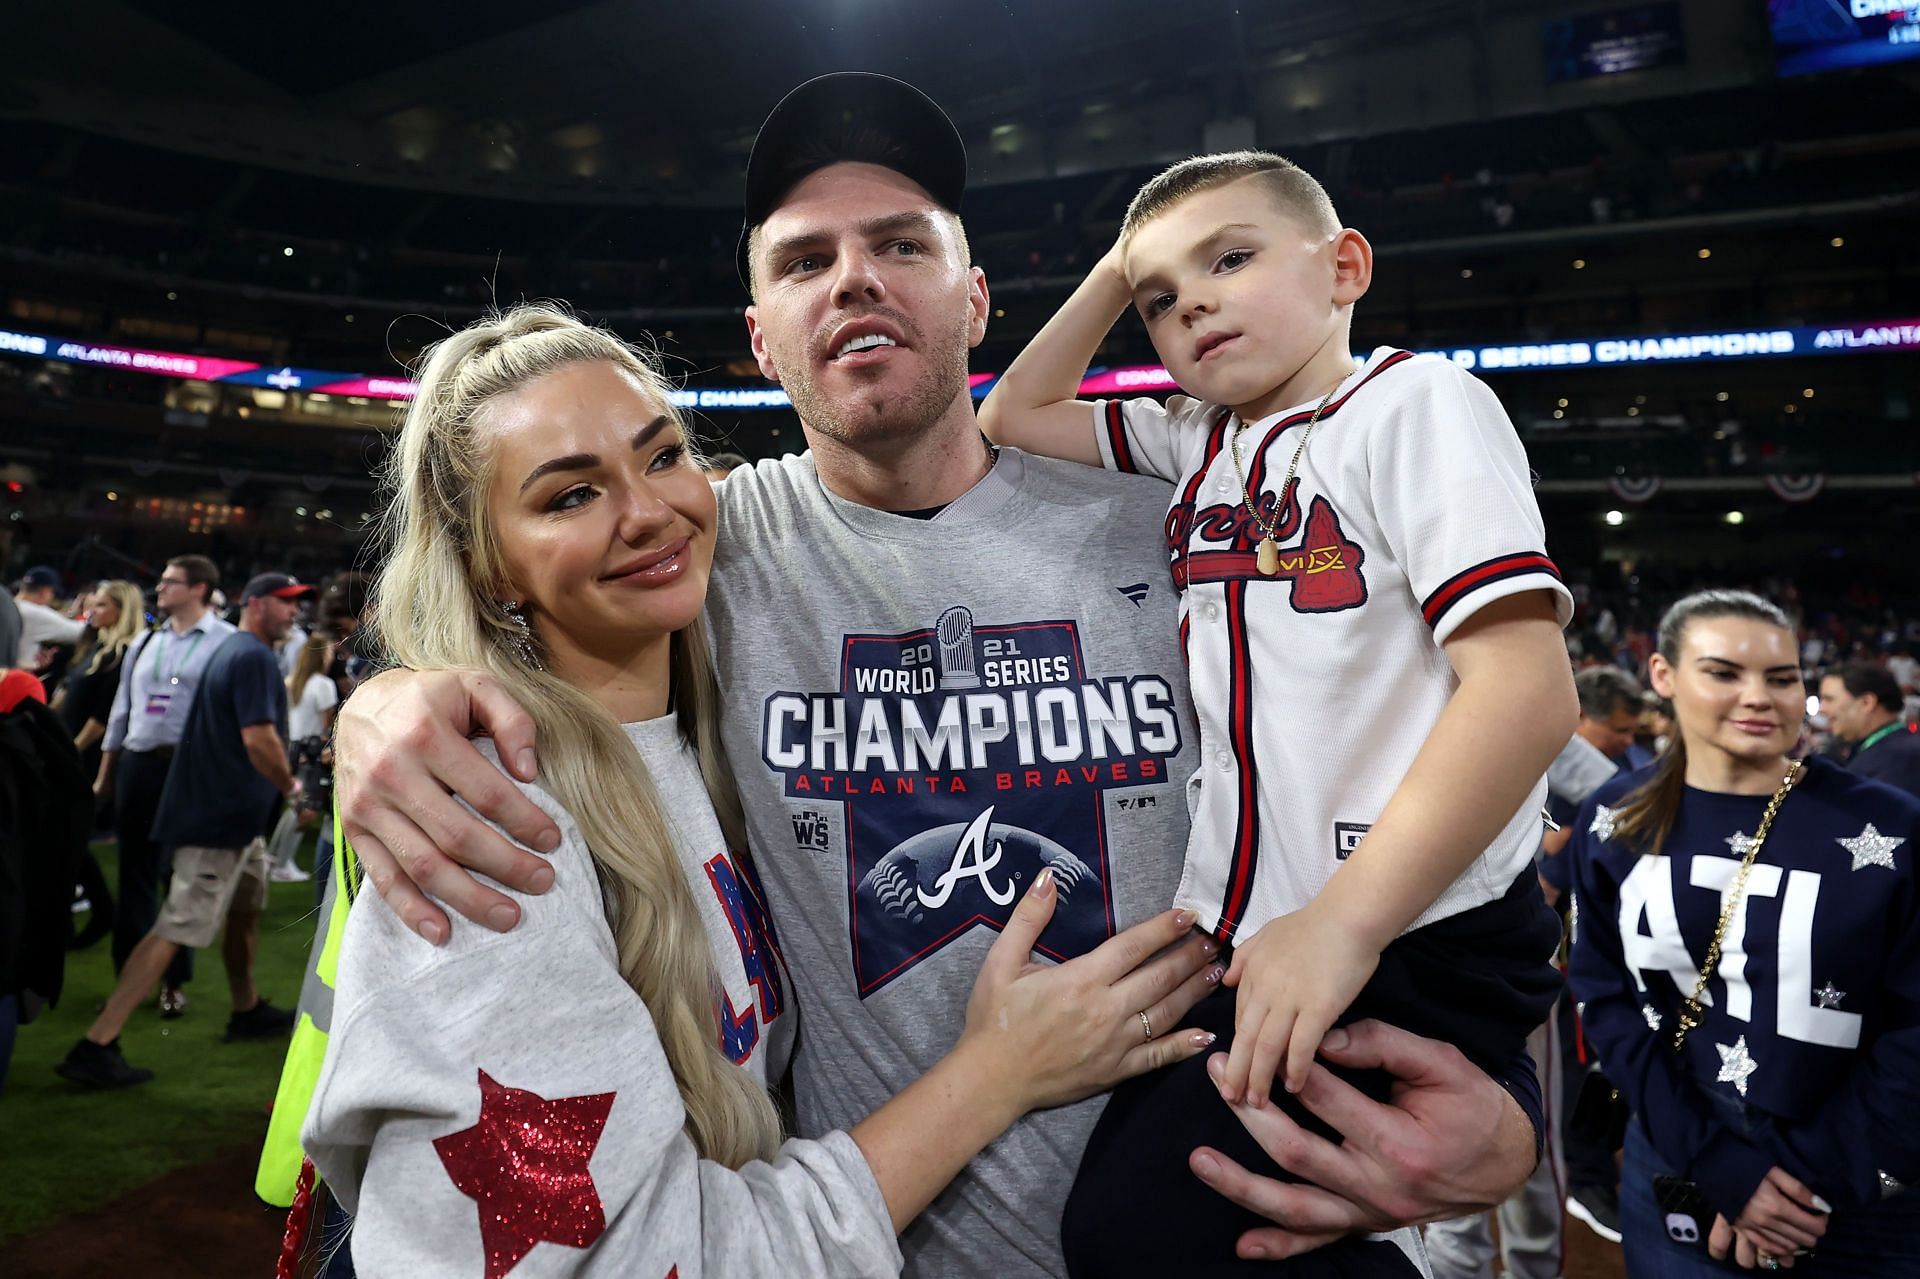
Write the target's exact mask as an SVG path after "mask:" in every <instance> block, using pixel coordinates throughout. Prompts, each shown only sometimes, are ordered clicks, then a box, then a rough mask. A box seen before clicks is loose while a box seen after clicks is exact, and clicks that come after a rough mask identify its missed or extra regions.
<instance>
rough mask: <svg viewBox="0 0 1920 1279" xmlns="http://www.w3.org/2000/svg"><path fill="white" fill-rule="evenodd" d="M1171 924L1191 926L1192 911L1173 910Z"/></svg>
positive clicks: (1176, 926) (1180, 926)
mask: <svg viewBox="0 0 1920 1279" xmlns="http://www.w3.org/2000/svg"><path fill="white" fill-rule="evenodd" d="M1173 926H1174V927H1175V928H1192V927H1193V912H1192V911H1190V910H1181V911H1175V912H1174V916H1173Z"/></svg>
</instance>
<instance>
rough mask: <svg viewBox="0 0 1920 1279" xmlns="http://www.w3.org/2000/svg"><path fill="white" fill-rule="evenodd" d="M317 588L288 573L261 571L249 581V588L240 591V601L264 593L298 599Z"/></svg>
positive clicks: (255, 598) (255, 597)
mask: <svg viewBox="0 0 1920 1279" xmlns="http://www.w3.org/2000/svg"><path fill="white" fill-rule="evenodd" d="M315 589H316V588H314V587H311V586H306V585H303V584H302V583H301V582H300V580H299V579H298V578H296V577H293V576H291V575H290V574H287V573H261V574H259V575H258V576H256V577H254V578H253V579H252V580H251V581H249V582H248V583H247V589H246V590H244V591H242V592H240V602H241V603H242V604H245V603H246V602H247V601H248V600H257V599H259V598H260V597H261V596H262V595H271V596H273V597H274V598H275V599H282V600H297V599H299V598H300V597H301V596H303V595H311V594H313V592H314V590H315Z"/></svg>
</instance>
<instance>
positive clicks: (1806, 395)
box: [1800, 386, 1813, 400]
mask: <svg viewBox="0 0 1920 1279" xmlns="http://www.w3.org/2000/svg"><path fill="white" fill-rule="evenodd" d="M1800 398H1802V399H1805V400H1811V399H1812V398H1813V388H1812V387H1810V386H1809V387H1804V388H1802V389H1801V391H1800Z"/></svg>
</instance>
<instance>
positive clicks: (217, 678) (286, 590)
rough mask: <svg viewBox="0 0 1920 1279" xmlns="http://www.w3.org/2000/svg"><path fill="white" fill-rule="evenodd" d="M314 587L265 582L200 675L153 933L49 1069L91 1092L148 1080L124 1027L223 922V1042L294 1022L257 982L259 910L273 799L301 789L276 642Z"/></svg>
mask: <svg viewBox="0 0 1920 1279" xmlns="http://www.w3.org/2000/svg"><path fill="white" fill-rule="evenodd" d="M312 593H313V587H311V586H306V585H303V584H302V583H300V582H299V581H298V580H296V579H295V578H293V577H290V576H288V575H287V574H285V573H262V574H260V575H259V576H258V577H255V578H254V579H253V580H252V581H250V582H248V583H247V586H246V590H245V591H243V592H242V593H241V596H240V605H241V619H240V626H239V629H237V630H236V631H234V632H233V633H232V634H231V635H228V636H226V637H224V638H223V639H222V640H221V641H220V645H219V647H218V648H217V649H216V650H215V651H214V653H213V656H212V658H211V659H210V660H209V661H208V662H207V666H206V670H205V671H204V673H203V674H202V676H201V681H200V690H199V693H198V695H197V696H195V698H194V701H193V709H192V710H191V711H190V712H189V713H188V716H187V723H186V728H185V731H184V732H183V733H182V735H181V739H180V745H179V750H178V753H177V754H176V756H175V758H174V761H173V766H172V767H171V768H170V769H169V770H168V772H167V781H166V788H165V789H164V790H163V791H162V792H161V795H160V807H159V811H158V813H157V814H156V816H155V818H154V825H153V835H154V839H155V841H156V842H158V843H159V844H161V845H162V846H163V847H166V848H168V849H170V850H171V852H172V856H173V883H172V887H171V888H170V889H169V891H168V894H167V900H166V904H165V905H164V906H163V907H162V908H161V911H160V919H159V921H158V922H157V923H156V924H154V926H153V928H152V930H151V931H150V932H148V934H147V935H146V937H145V938H143V939H142V940H141V942H140V944H139V945H137V946H135V947H134V949H133V953H132V954H131V955H129V956H128V957H127V962H126V964H125V966H124V967H122V968H121V970H120V981H119V984H118V985H116V986H115V987H114V990H113V994H112V995H111V996H109V997H108V999H107V1002H106V1006H105V1007H104V1008H102V1009H101V1011H100V1015H99V1017H97V1018H96V1019H95V1020H94V1023H93V1025H92V1026H90V1027H88V1029H87V1033H86V1035H85V1036H84V1037H83V1038H82V1039H81V1040H80V1041H79V1042H78V1043H76V1044H74V1046H73V1049H72V1051H70V1052H69V1053H68V1054H67V1055H66V1058H65V1059H64V1060H62V1061H61V1062H60V1063H59V1065H57V1066H55V1067H54V1069H55V1070H56V1071H58V1072H59V1073H60V1075H62V1076H63V1077H64V1078H67V1079H70V1080H72V1081H73V1082H75V1083H78V1084H83V1085H86V1086H88V1087H92V1088H119V1087H125V1086H127V1085H130V1084H140V1083H145V1082H146V1081H147V1080H149V1079H151V1078H153V1072H152V1071H150V1070H144V1069H141V1068H139V1067H136V1066H133V1065H131V1064H130V1063H128V1061H127V1059H126V1057H125V1056H124V1055H123V1054H122V1053H121V1051H120V1043H119V1038H120V1030H121V1028H122V1027H123V1026H124V1025H126V1022H127V1018H128V1017H129V1016H131V1015H132V1013H133V1011H134V1009H135V1008H137V1007H138V1006H139V1004H140V1001H141V1000H142V999H144V998H145V997H146V994H147V992H148V991H149V990H151V989H152V988H153V985H154V983H155V982H157V981H159V980H160V976H161V974H162V973H163V972H165V971H166V968H167V965H168V964H169V963H170V962H172V960H173V957H174V955H175V954H176V953H177V952H178V951H179V950H180V949H181V948H183V947H193V948H198V947H202V946H208V945H211V944H212V943H213V939H214V938H215V937H216V936H219V935H220V933H221V927H222V924H223V923H224V925H225V931H226V935H225V939H224V941H223V943H222V945H221V958H222V959H223V960H224V961H225V963H226V968H227V981H228V984H229V986H230V987H231V989H232V992H233V1015H232V1016H231V1017H230V1018H228V1019H227V1030H226V1035H225V1038H226V1040H227V1041H228V1042H232V1041H235V1040H241V1039H262V1038H267V1037H270V1036H273V1035H279V1034H284V1033H286V1032H287V1031H288V1030H290V1029H291V1028H292V1026H293V1013H292V1012H291V1011H289V1010H286V1009H282V1008H276V1007H274V1006H273V1005H272V1004H270V1003H268V1002H267V1001H266V1000H265V999H264V998H262V997H261V995H260V992H259V991H258V990H257V989H255V987H254V984H253V956H254V951H255V949H256V938H257V935H258V932H259V923H260V912H261V910H262V909H264V908H265V906H266V903H267V865H266V841H265V840H264V839H263V838H262V837H261V836H262V833H263V832H264V831H265V830H266V828H267V822H268V818H269V817H270V816H271V814H272V810H273V806H274V801H275V799H276V798H283V799H286V800H288V801H291V800H292V799H293V798H294V796H295V795H297V794H298V793H299V790H300V783H299V781H298V780H297V779H296V778H295V777H294V775H293V773H292V771H291V770H290V769H289V768H288V766H287V747H286V736H287V686H286V683H285V681H283V680H282V679H281V678H280V664H279V662H278V661H277V660H276V659H275V657H274V652H273V645H274V643H275V642H276V641H278V640H280V639H282V638H284V637H285V635H286V633H287V629H288V628H289V627H291V626H292V625H293V621H294V618H295V616H296V615H297V614H298V613H299V610H300V601H301V600H302V599H304V598H305V597H306V596H308V595H311V594H312Z"/></svg>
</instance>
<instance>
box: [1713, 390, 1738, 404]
mask: <svg viewBox="0 0 1920 1279" xmlns="http://www.w3.org/2000/svg"><path fill="white" fill-rule="evenodd" d="M1713 398H1714V399H1716V400H1718V401H1720V402H1721V403H1722V404H1725V403H1726V402H1727V401H1728V400H1730V399H1732V398H1733V397H1732V396H1731V395H1729V394H1727V393H1726V392H1725V391H1716V392H1714V396H1713Z"/></svg>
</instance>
